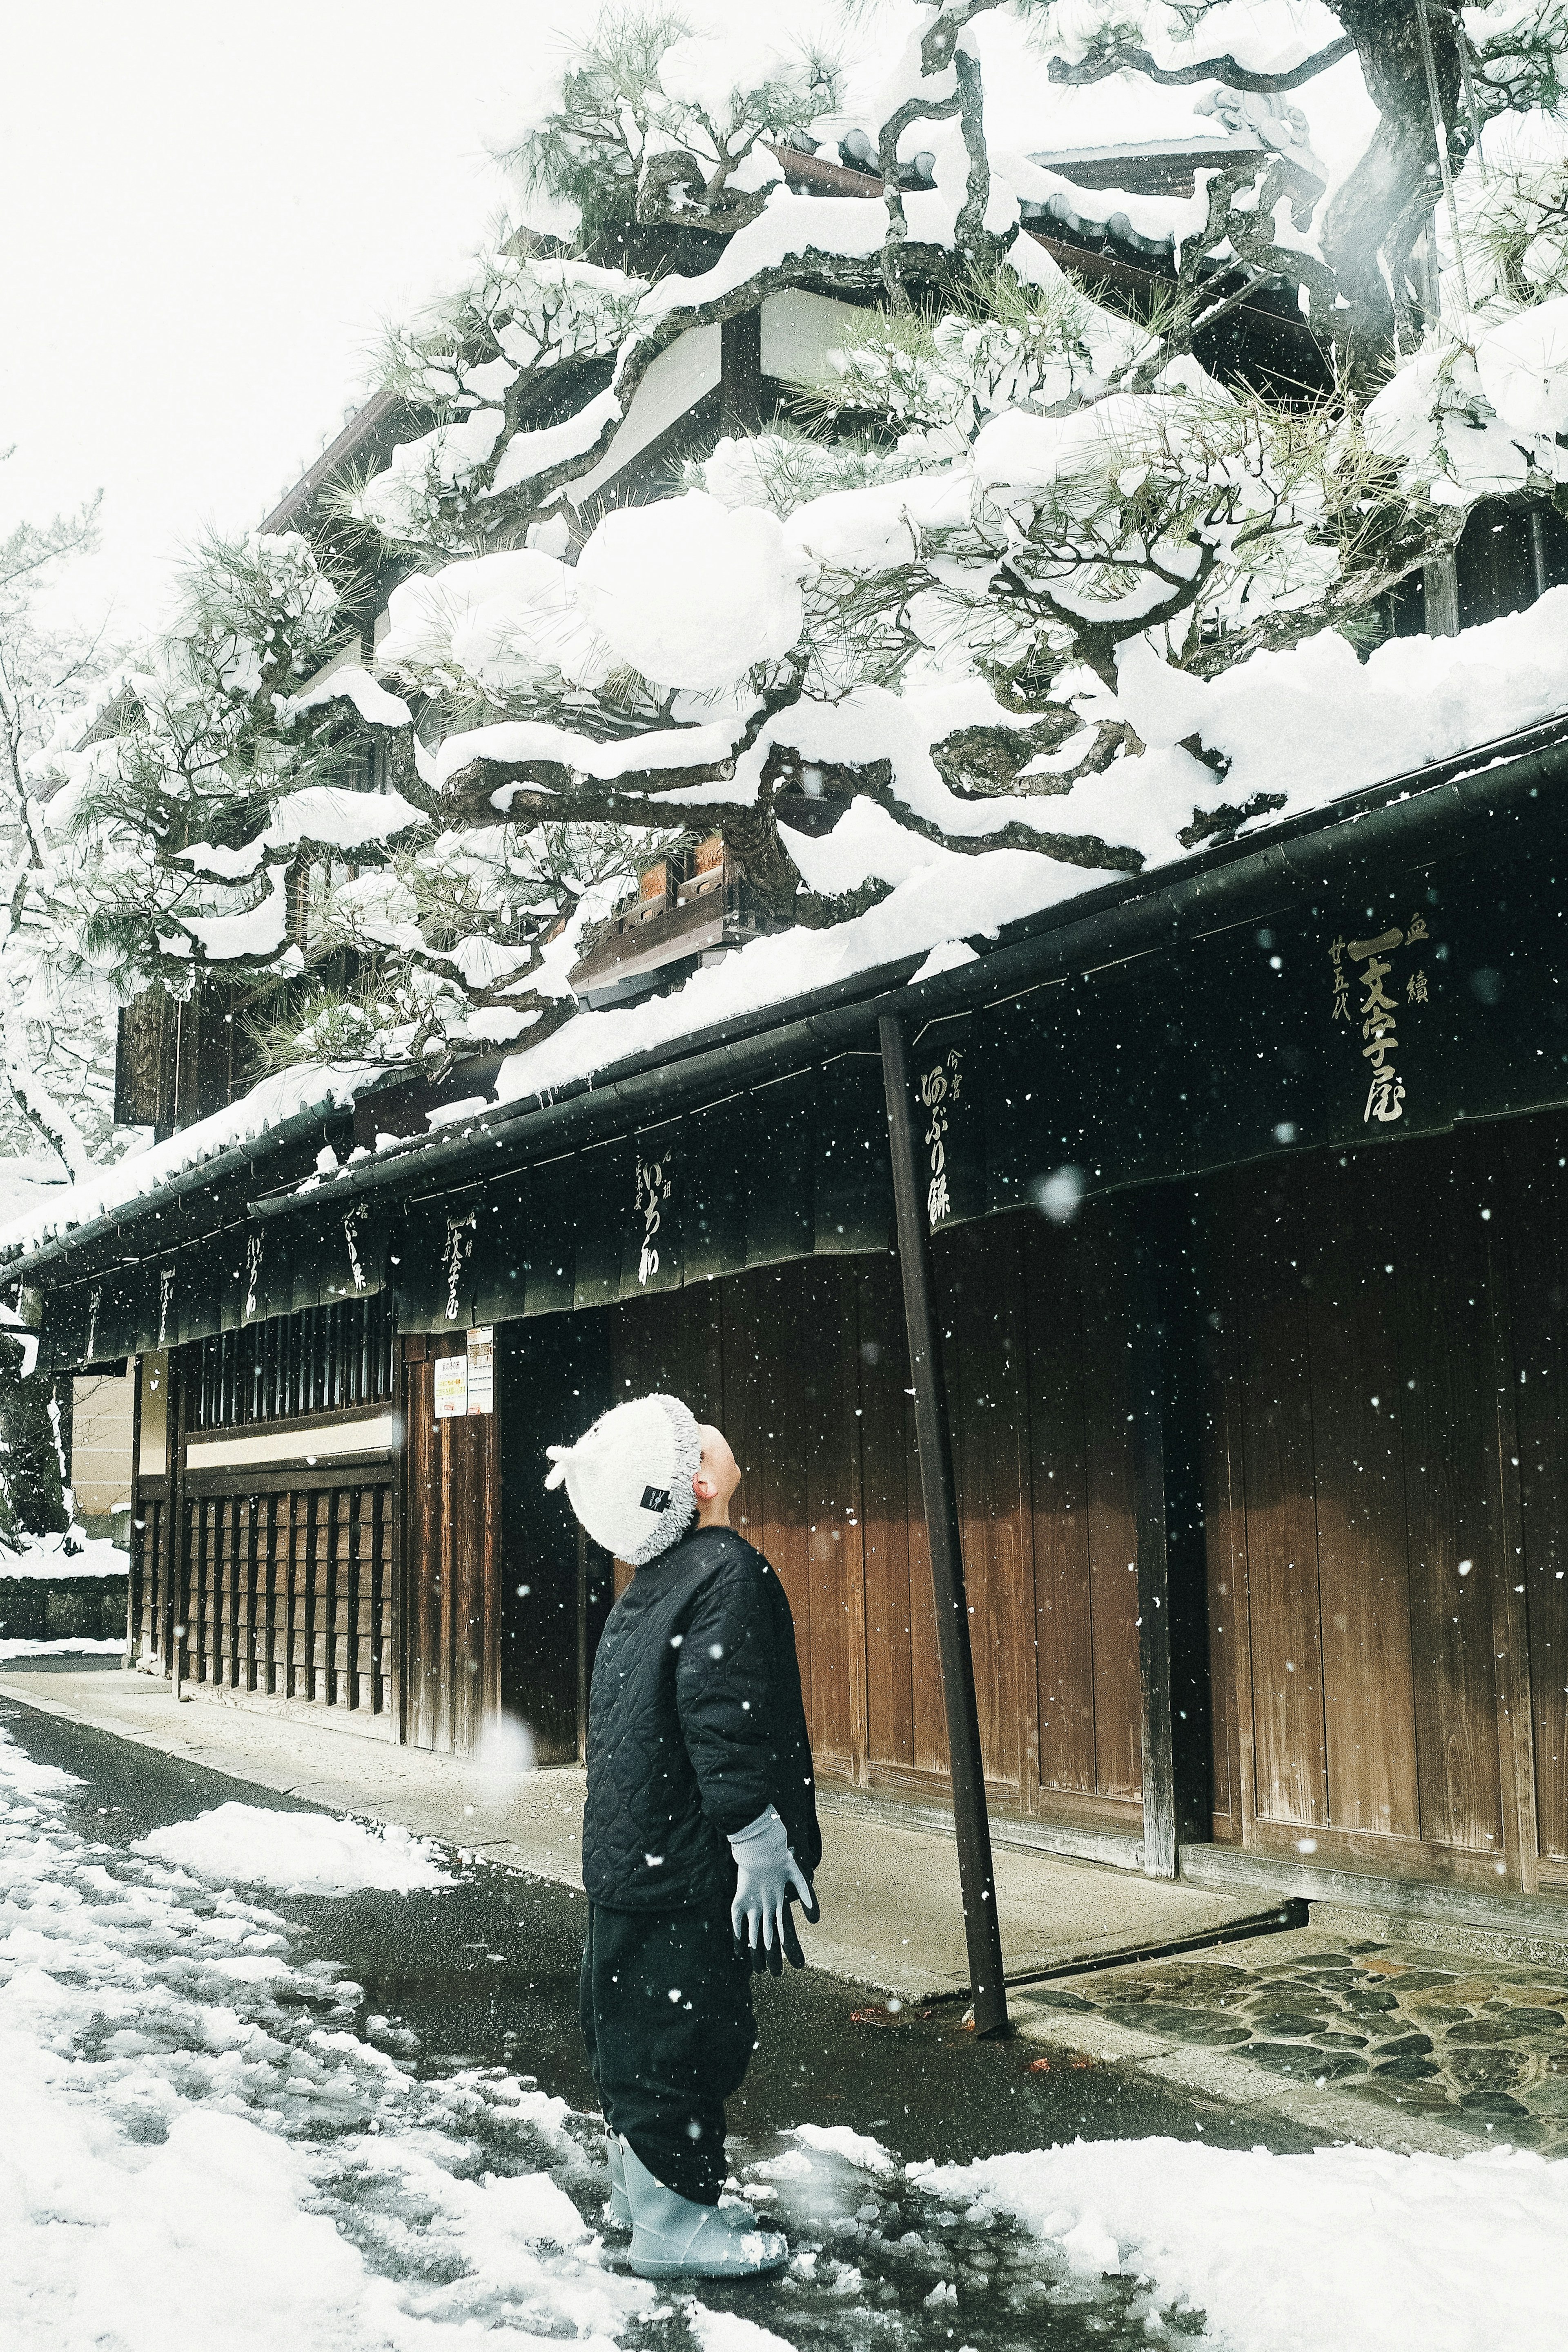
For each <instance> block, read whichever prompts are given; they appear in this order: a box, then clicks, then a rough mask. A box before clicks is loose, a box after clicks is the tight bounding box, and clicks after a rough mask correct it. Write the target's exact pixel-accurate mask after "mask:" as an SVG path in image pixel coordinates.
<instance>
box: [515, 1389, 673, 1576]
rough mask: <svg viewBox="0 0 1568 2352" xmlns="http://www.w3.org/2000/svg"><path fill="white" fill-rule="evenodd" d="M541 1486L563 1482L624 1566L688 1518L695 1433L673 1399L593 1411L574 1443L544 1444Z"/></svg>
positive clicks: (643, 1558)
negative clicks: (545, 1472) (545, 1471)
mask: <svg viewBox="0 0 1568 2352" xmlns="http://www.w3.org/2000/svg"><path fill="white" fill-rule="evenodd" d="M547 1450H548V1452H549V1458H550V1460H551V1462H552V1463H553V1464H554V1465H555V1467H554V1468H553V1469H552V1470H551V1472H550V1474H549V1477H548V1478H547V1479H546V1480H545V1485H546V1486H547V1487H551V1486H562V1485H564V1486H565V1487H566V1491H567V1498H568V1500H569V1501H570V1504H571V1507H572V1509H573V1510H574V1511H575V1512H576V1514H577V1517H578V1518H579V1520H580V1523H581V1525H582V1526H583V1527H584V1528H586V1529H587V1531H588V1533H589V1534H590V1535H591V1537H592V1538H593V1540H594V1542H595V1543H597V1544H602V1545H603V1547H604V1549H605V1550H606V1551H608V1552H611V1553H612V1554H613V1556H614V1557H615V1559H623V1560H625V1561H627V1562H628V1563H629V1565H630V1566H632V1568H645V1567H646V1566H647V1564H648V1562H649V1561H650V1560H651V1559H658V1557H659V1554H660V1553H661V1552H664V1551H668V1550H669V1549H670V1547H671V1545H672V1544H676V1543H679V1541H680V1539H681V1538H682V1537H683V1536H684V1535H685V1532H686V1529H687V1528H689V1527H690V1526H691V1523H692V1521H693V1519H694V1518H695V1517H696V1508H697V1499H696V1496H695V1494H694V1493H693V1491H692V1480H693V1479H694V1478H695V1476H696V1473H697V1465H698V1463H699V1462H700V1461H701V1459H702V1437H701V1434H700V1433H699V1431H698V1428H697V1423H696V1420H695V1415H694V1414H693V1412H692V1410H691V1408H690V1406H689V1405H685V1404H683V1403H682V1402H681V1400H680V1398H679V1397H673V1396H658V1395H654V1396H644V1397H634V1398H632V1400H631V1402H628V1403H626V1404H618V1405H612V1407H611V1409H610V1411H609V1412H603V1413H601V1414H600V1416H599V1419H598V1420H597V1421H596V1422H595V1423H594V1424H593V1426H592V1428H591V1430H590V1431H589V1432H588V1433H587V1435H586V1436H584V1437H580V1438H579V1439H578V1441H577V1444H575V1445H552V1446H549V1448H548V1449H547Z"/></svg>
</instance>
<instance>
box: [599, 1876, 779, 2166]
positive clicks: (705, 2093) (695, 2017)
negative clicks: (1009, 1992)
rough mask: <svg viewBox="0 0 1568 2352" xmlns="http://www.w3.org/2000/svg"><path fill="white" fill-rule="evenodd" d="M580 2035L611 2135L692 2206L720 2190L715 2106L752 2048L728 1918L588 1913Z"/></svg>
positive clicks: (746, 1992)
mask: <svg viewBox="0 0 1568 2352" xmlns="http://www.w3.org/2000/svg"><path fill="white" fill-rule="evenodd" d="M578 2006H579V2014H580V2018H581V2021H582V2038H583V2040H584V2042H587V2044H588V2057H589V2063H590V2064H591V2066H592V2068H593V2079H594V2081H595V2082H596V2083H597V2084H598V2085H599V2095H600V2099H601V2103H602V2105H603V2108H604V2120H605V2122H606V2123H607V2124H608V2125H609V2126H610V2128H611V2130H612V2131H616V2132H620V2133H621V2134H622V2137H624V2138H626V2139H628V2140H630V2142H631V2144H632V2147H633V2148H635V2150H636V2152H637V2154H638V2156H639V2157H640V2158H642V2160H643V2163H644V2164H645V2165H646V2166H647V2168H648V2169H649V2171H650V2172H651V2173H652V2174H653V2177H654V2179H656V2180H662V2181H663V2182H664V2186H665V2188H666V2189H674V2190H675V2191H676V2192H677V2193H678V2194H679V2195H680V2196H682V2197H689V2198H691V2199H692V2200H694V2201H695V2203H696V2204H699V2205H716V2204H717V2203H718V2199H719V2191H720V2189H722V2188H723V2187H724V2181H725V2160H724V2103H725V2101H726V2099H727V2098H728V2097H729V2095H730V2094H731V2093H732V2092H734V2091H737V2090H738V2089H739V2088H740V2085H741V2084H742V2083H743V2082H744V2080H745V2078H746V2070H747V2066H748V2065H749V2064H750V2063H751V2053H752V2052H753V2050H755V2048H756V2047H757V2021H756V2019H755V2018H754V2017H753V2015H752V2010H751V1967H750V1963H749V1961H748V1960H747V1958H746V1956H745V1954H744V1953H741V1954H737V1951H736V1948H735V1937H734V1936H733V1934H732V1933H731V1930H730V1924H729V1912H728V1910H727V1909H725V1910H723V1911H720V1912H706V1911H609V1910H605V1909H604V1908H602V1907H601V1906H600V1905H599V1904H596V1903H591V1904H590V1906H589V1908H588V1941H587V1943H586V1944H585V1945H584V1946H583V1949H582V1976H581V1979H580V1992H579V2003H578Z"/></svg>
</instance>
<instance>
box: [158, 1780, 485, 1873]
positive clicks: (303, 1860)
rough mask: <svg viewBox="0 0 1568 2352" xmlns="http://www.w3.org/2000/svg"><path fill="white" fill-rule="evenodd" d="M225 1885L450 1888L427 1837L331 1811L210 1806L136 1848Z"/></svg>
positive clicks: (233, 1805) (173, 1824)
mask: <svg viewBox="0 0 1568 2352" xmlns="http://www.w3.org/2000/svg"><path fill="white" fill-rule="evenodd" d="M138 1851H139V1852H141V1853H151V1854H154V1855H156V1856H157V1858H158V1860H159V1861H160V1862H172V1863H178V1864H183V1866H184V1868H185V1869H187V1870H190V1871H193V1872H194V1873H195V1874H196V1875H197V1876H198V1877H199V1878H207V1879H215V1880H217V1881H218V1882H219V1883H220V1884H222V1885H234V1886H269V1887H272V1888H273V1889H275V1890H276V1892H277V1894H279V1895H354V1894H357V1893H359V1891H360V1890H361V1888H363V1887H367V1886H374V1887H380V1888H382V1889H384V1890H385V1891H387V1892H389V1893H391V1894H394V1895H406V1894H408V1893H409V1891H410V1890H411V1888H413V1887H415V1886H450V1885H452V1883H453V1880H452V1874H451V1872H450V1871H447V1870H443V1868H442V1867H441V1864H440V1863H439V1862H438V1861H437V1860H436V1855H435V1849H434V1846H433V1845H432V1844H431V1843H430V1841H429V1839H428V1838H417V1837H413V1836H412V1835H411V1834H410V1832H408V1831H407V1830H405V1829H400V1828H399V1827H398V1826H397V1824H396V1823H395V1822H393V1823H389V1824H388V1825H387V1826H386V1827H385V1828H382V1827H371V1826H368V1825H367V1824H366V1823H364V1822H340V1821H339V1820H338V1819H337V1817H336V1816H335V1815H334V1814H332V1813H283V1812H277V1811H274V1810H273V1809H272V1808H271V1807H270V1806H267V1805H241V1804H232V1803H231V1804H227V1805H215V1806H214V1808H213V1810H212V1811H211V1812H208V1813H200V1814H198V1815H197V1817H196V1819H195V1820H194V1821H193V1822H174V1823H172V1826H171V1827H169V1828H168V1829H162V1830H154V1831H153V1832H152V1834H151V1836H149V1837H144V1838H143V1839H142V1841H141V1846H140V1848H139V1849H138Z"/></svg>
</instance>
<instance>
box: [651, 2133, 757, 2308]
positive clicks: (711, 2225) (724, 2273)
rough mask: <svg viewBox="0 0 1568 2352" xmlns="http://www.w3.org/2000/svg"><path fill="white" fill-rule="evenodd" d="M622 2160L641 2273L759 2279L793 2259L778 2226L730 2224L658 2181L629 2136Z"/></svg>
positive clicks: (712, 2207)
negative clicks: (768, 2227) (753, 2226)
mask: <svg viewBox="0 0 1568 2352" xmlns="http://www.w3.org/2000/svg"><path fill="white" fill-rule="evenodd" d="M621 2161H622V2172H623V2177H624V2179H625V2182H626V2201H627V2203H628V2205H629V2206H630V2208H631V2212H632V2269H633V2270H634V2271H635V2272H636V2273H637V2275H638V2277H639V2278H760V2277H762V2276H763V2274H764V2273H766V2272H768V2271H777V2270H782V2269H783V2267H784V2264H785V2263H787V2262H788V2260H789V2245H788V2244H787V2242H786V2241H785V2240H784V2239H783V2238H781V2237H780V2236H779V2233H778V2231H774V2230H758V2229H756V2228H745V2227H741V2228H732V2227H731V2225H730V2223H729V2222H728V2221H727V2220H726V2219H725V2218H724V2216H723V2215H722V2214H721V2213H720V2212H719V2210H718V2208H717V2207H716V2206H715V2205H694V2204H693V2202H692V2200H691V2199H690V2198H689V2197H682V2196H679V2195H677V2193H676V2191H675V2190H674V2189H666V2188H665V2186H664V2182H663V2181H662V2180H655V2179H654V2178H653V2174H652V2173H651V2172H650V2171H649V2169H648V2168H647V2166H646V2165H645V2164H644V2163H643V2160H642V2158H640V2157H639V2155H638V2154H637V2151H636V2149H635V2148H634V2147H632V2146H631V2144H630V2142H628V2141H625V2140H623V2141H622V2156H621Z"/></svg>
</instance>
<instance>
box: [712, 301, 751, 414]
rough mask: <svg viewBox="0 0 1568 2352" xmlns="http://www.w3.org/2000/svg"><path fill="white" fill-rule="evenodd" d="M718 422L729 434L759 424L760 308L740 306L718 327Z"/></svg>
mask: <svg viewBox="0 0 1568 2352" xmlns="http://www.w3.org/2000/svg"><path fill="white" fill-rule="evenodd" d="M718 337H719V342H718V350H719V425H720V429H721V431H723V432H725V433H729V434H743V433H757V432H759V431H760V430H761V426H762V310H761V307H760V305H759V306H758V308H757V309H756V310H742V311H740V312H739V313H738V314H737V316H736V317H735V318H733V319H726V320H724V321H723V323H722V325H721V326H720V328H719V331H718Z"/></svg>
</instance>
